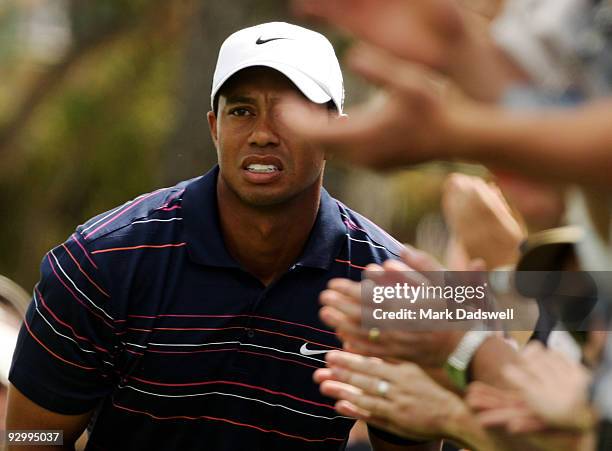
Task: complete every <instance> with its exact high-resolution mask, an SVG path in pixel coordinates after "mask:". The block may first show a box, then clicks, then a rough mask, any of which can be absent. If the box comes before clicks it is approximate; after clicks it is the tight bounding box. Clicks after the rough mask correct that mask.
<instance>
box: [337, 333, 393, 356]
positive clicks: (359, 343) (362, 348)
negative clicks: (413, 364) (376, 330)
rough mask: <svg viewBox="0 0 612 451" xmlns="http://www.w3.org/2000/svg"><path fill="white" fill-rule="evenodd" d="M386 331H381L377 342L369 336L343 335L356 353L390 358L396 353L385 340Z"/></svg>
mask: <svg viewBox="0 0 612 451" xmlns="http://www.w3.org/2000/svg"><path fill="white" fill-rule="evenodd" d="M383 337H384V332H381V333H380V338H379V339H378V340H377V342H375V343H374V342H372V341H371V340H369V339H368V338H367V336H366V337H365V338H362V337H358V336H356V335H352V336H350V337H349V336H346V337H344V336H343V339H344V340H346V341H347V343H348V344H349V345H350V348H351V352H352V353H354V354H361V355H364V356H369V357H380V358H385V359H386V358H390V357H395V356H396V354H395V352H394V350H393V349H390V348H389V345H388V344H387V343H385V342H384V338H383Z"/></svg>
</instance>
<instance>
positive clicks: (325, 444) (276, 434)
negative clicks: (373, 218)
mask: <svg viewBox="0 0 612 451" xmlns="http://www.w3.org/2000/svg"><path fill="white" fill-rule="evenodd" d="M299 93H301V94H303V96H305V97H306V98H307V99H308V101H304V103H305V104H307V108H308V109H309V110H310V111H311V112H313V113H315V114H319V115H324V116H325V117H328V118H329V120H336V117H337V116H339V115H340V114H341V113H342V102H343V94H344V90H343V83H342V74H341V71H340V67H339V64H338V61H337V59H336V56H335V54H334V50H333V48H332V46H331V44H330V43H329V42H328V41H327V40H326V39H325V38H324V37H323V36H322V35H320V34H318V33H314V32H312V31H310V30H306V29H303V28H300V27H296V26H293V25H289V24H284V23H270V24H264V25H260V26H257V27H253V28H248V29H244V30H241V31H239V32H237V33H235V34H233V35H232V36H230V37H229V38H228V39H227V40H226V42H225V43H224V44H223V46H222V47H221V50H220V54H219V60H218V63H217V68H216V71H215V75H214V80H213V89H212V95H211V103H212V108H213V111H211V112H209V113H208V121H209V125H210V131H211V135H212V138H213V141H214V143H215V146H216V148H217V153H218V161H219V165H218V167H215V168H213V169H212V170H211V171H210V172H208V173H207V174H206V175H204V176H203V177H200V178H196V179H193V180H189V181H186V182H182V183H180V184H178V185H177V186H175V187H172V188H168V189H162V190H158V191H155V192H152V193H150V194H146V195H143V196H140V197H138V198H136V199H134V200H133V201H131V202H128V203H126V204H124V205H123V206H121V207H118V208H116V209H114V210H111V211H110V212H108V213H104V214H102V215H99V216H97V217H96V218H93V219H92V220H90V221H88V222H86V223H85V224H84V225H82V226H80V227H78V228H77V230H76V233H75V234H73V235H72V236H71V237H70V239H68V241H66V242H65V243H64V244H62V245H60V246H58V247H56V248H55V249H53V250H52V251H50V252H49V254H47V256H46V257H45V258H44V260H43V264H42V278H41V281H40V283H39V284H38V285H37V286H36V288H35V290H34V298H33V301H32V304H31V305H30V309H29V311H28V314H27V316H26V320H25V322H24V325H23V327H22V330H21V333H20V337H19V342H18V345H17V348H16V351H15V355H14V361H13V367H12V371H11V375H10V380H11V382H12V384H13V385H12V387H11V390H10V399H9V408H8V425H7V428H8V429H27V428H37V429H62V430H64V440H65V442H64V443H66V444H67V445H69V446H71V445H72V443H73V442H74V440H75V439H76V438H77V437H78V436H79V435H80V433H81V432H82V430H83V429H84V428H85V426H86V425H87V424H89V425H90V427H89V432H90V438H89V443H88V446H87V449H91V450H93V449H109V450H110V449H112V450H117V449H130V450H145V449H146V450H150V449H159V450H173V449H180V450H194V449H206V450H214V451H223V450H227V451H230V450H231V451H237V450H266V451H269V450H287V449H292V450H296V451H297V450H338V449H343V447H344V445H345V442H346V438H347V435H348V431H349V430H350V428H351V426H352V424H353V421H352V420H351V419H349V418H346V417H342V416H339V415H337V414H336V413H335V412H334V408H333V403H332V402H331V400H330V399H329V398H326V397H323V396H321V395H320V394H319V392H318V389H317V386H316V385H315V384H314V383H313V381H312V374H313V371H314V370H315V369H317V368H320V367H323V366H324V354H325V353H326V352H327V351H329V350H331V349H335V348H338V347H339V346H340V342H339V340H338V339H337V337H336V335H335V334H334V333H333V332H331V331H330V330H329V329H327V328H326V327H325V326H324V325H323V324H322V323H321V322H320V320H319V319H318V310H319V306H318V303H317V297H318V294H319V292H320V291H321V290H322V289H323V288H324V287H325V286H326V284H327V282H328V281H329V280H330V279H331V278H334V277H348V278H351V279H359V278H360V272H361V270H362V269H363V267H364V266H365V265H367V264H369V263H371V262H382V261H384V260H386V259H388V258H395V257H396V256H397V255H398V254H399V250H400V248H401V246H400V244H399V243H397V242H396V241H395V240H393V239H392V238H391V237H390V236H389V235H387V234H386V233H385V232H383V231H382V230H381V229H379V228H377V227H376V226H375V225H374V224H372V223H371V222H369V221H368V220H367V219H365V218H363V217H361V216H359V215H358V214H356V213H354V212H352V211H351V210H349V209H348V208H346V207H345V206H344V205H342V204H341V203H339V202H338V201H336V200H334V199H332V198H331V197H330V196H329V194H328V193H327V192H326V191H325V190H324V189H322V186H321V185H322V177H323V170H324V166H325V155H324V153H323V151H322V150H321V149H319V148H317V147H314V146H310V145H309V144H308V143H304V142H300V141H298V140H296V139H294V136H293V135H292V134H290V133H288V132H287V129H286V128H285V127H284V126H283V125H282V124H281V122H279V121H278V117H279V114H280V111H281V110H282V108H283V104H284V102H285V99H287V98H289V97H294V96H295V95H296V94H299ZM372 437H373V443H374V445H375V448H376V449H378V450H392V449H406V448H404V447H403V446H399V445H397V444H393V445H391V444H389V443H387V442H386V440H391V441H394V442H396V443H402V444H403V443H404V442H402V441H401V440H399V439H396V438H395V437H393V436H389V435H385V434H384V433H382V432H375V433H374V434H373V435H372ZM417 447H418V448H419V449H425V448H427V449H430V448H429V447H428V445H417ZM409 449H417V448H416V447H415V448H409Z"/></svg>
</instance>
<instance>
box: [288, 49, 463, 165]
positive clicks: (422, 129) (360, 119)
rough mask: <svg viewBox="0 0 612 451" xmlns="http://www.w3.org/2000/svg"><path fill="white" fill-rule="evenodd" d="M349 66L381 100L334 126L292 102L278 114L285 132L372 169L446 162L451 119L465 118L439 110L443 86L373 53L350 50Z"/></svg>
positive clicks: (450, 146)
mask: <svg viewBox="0 0 612 451" xmlns="http://www.w3.org/2000/svg"><path fill="white" fill-rule="evenodd" d="M349 63H350V65H351V66H352V67H353V68H354V69H355V70H356V71H357V72H359V73H361V74H362V75H364V76H365V77H366V78H368V79H369V80H370V81H373V82H374V83H376V84H379V85H382V86H383V87H385V88H386V92H385V94H384V95H380V96H377V97H374V98H372V99H371V100H370V101H369V102H368V103H366V104H365V105H363V106H361V107H360V108H359V109H357V110H355V111H351V112H350V115H349V116H348V117H343V118H341V120H334V121H328V120H327V119H325V118H321V117H320V116H316V115H314V114H313V113H312V111H310V110H309V109H308V108H307V107H306V104H305V101H304V100H302V99H298V98H296V99H295V101H294V102H293V103H292V104H290V105H289V104H287V105H286V106H285V108H284V109H283V111H282V116H281V117H282V119H283V121H284V123H285V125H286V126H287V127H288V128H289V129H291V130H292V131H293V132H294V133H296V135H297V136H301V137H302V139H303V140H304V141H305V142H308V143H311V144H316V145H320V146H322V147H323V148H325V149H326V150H327V151H328V152H329V153H331V154H337V155H338V156H340V157H341V158H343V159H345V160H347V161H348V162H351V163H354V164H358V165H363V166H368V167H371V168H374V169H389V168H394V167H397V166H402V165H408V164H415V163H421V162H424V161H429V160H432V159H438V158H445V157H448V156H449V152H450V151H451V150H452V149H453V147H454V146H457V145H458V143H457V140H456V139H455V138H454V134H453V133H454V132H453V131H452V130H451V123H452V121H451V118H454V117H461V118H465V114H467V113H465V111H464V109H463V108H459V107H458V106H457V108H455V106H456V105H455V104H454V103H453V104H452V107H451V106H450V105H446V104H443V100H442V98H443V97H442V95H441V87H442V84H441V83H439V82H435V81H433V78H432V76H430V75H428V73H427V72H426V71H425V70H424V69H423V68H422V67H419V66H415V65H412V64H409V63H406V62H405V61H402V60H399V59H397V58H395V57H392V56H390V55H389V54H386V53H384V52H382V51H380V50H376V49H374V48H371V47H365V46H360V47H358V48H357V49H356V50H353V51H352V53H351V57H350V58H349ZM464 113H465V114H464Z"/></svg>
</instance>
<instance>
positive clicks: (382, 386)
mask: <svg viewBox="0 0 612 451" xmlns="http://www.w3.org/2000/svg"><path fill="white" fill-rule="evenodd" d="M387 393H389V382H387V381H385V380H383V379H381V380H379V381H378V383H377V384H376V394H377V395H378V396H380V397H381V398H386V397H387Z"/></svg>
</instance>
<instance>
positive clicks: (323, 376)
mask: <svg viewBox="0 0 612 451" xmlns="http://www.w3.org/2000/svg"><path fill="white" fill-rule="evenodd" d="M333 379H334V375H333V373H332V370H331V369H329V368H319V369H318V370H316V371H315V372H314V373H312V380H314V381H315V382H316V383H317V384H320V383H322V382H323V381H327V380H333Z"/></svg>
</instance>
